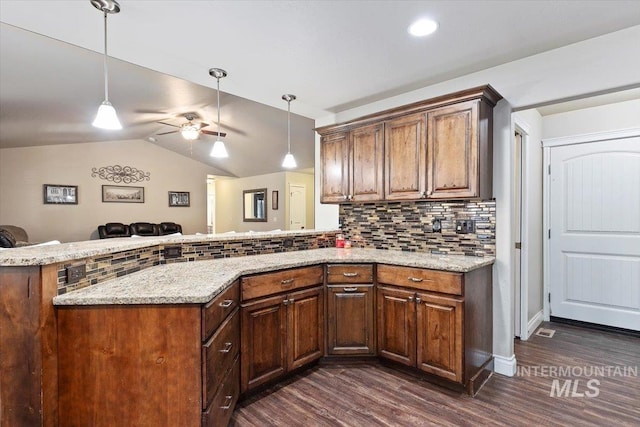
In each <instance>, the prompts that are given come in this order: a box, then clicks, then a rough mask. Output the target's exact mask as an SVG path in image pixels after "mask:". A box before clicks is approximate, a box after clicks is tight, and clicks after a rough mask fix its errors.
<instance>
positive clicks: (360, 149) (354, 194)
mask: <svg viewBox="0 0 640 427" xmlns="http://www.w3.org/2000/svg"><path fill="white" fill-rule="evenodd" d="M382 128H383V125H382V124H377V125H372V126H364V127H361V128H358V129H354V130H352V131H351V132H350V140H351V141H350V152H349V153H350V173H351V179H350V186H349V196H350V197H349V199H350V200H351V201H356V202H357V201H360V202H362V201H375V200H382V199H383V198H384V192H383V191H384V189H383V184H384V182H383V179H382V176H383V173H384V146H383V144H384V139H383V138H384V135H383V133H382Z"/></svg>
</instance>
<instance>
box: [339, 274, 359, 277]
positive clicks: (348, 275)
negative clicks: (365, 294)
mask: <svg viewBox="0 0 640 427" xmlns="http://www.w3.org/2000/svg"><path fill="white" fill-rule="evenodd" d="M342 275H343V276H344V277H356V276H357V275H358V273H342Z"/></svg>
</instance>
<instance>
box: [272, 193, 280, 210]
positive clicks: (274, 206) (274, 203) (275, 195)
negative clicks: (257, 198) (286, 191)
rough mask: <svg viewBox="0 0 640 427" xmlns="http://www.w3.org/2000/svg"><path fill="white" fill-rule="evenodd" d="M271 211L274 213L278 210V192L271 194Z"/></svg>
mask: <svg viewBox="0 0 640 427" xmlns="http://www.w3.org/2000/svg"><path fill="white" fill-rule="evenodd" d="M271 209H273V210H274V211H277V210H278V190H273V191H272V192H271Z"/></svg>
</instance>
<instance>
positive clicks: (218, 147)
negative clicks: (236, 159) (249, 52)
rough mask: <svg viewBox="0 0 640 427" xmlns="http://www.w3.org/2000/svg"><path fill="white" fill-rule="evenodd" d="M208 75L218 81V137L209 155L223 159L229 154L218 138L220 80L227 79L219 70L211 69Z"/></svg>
mask: <svg viewBox="0 0 640 427" xmlns="http://www.w3.org/2000/svg"><path fill="white" fill-rule="evenodd" d="M209 75H210V76H212V77H215V78H216V80H217V81H218V137H217V139H216V142H214V143H213V148H212V149H211V153H209V155H210V156H211V157H216V158H218V159H224V158H227V157H229V153H227V148H226V147H225V146H224V142H223V141H222V139H221V138H220V79H221V78H223V77H227V72H226V71H225V70H223V69H221V68H211V69H210V70H209Z"/></svg>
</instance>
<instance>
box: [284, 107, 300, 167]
mask: <svg viewBox="0 0 640 427" xmlns="http://www.w3.org/2000/svg"><path fill="white" fill-rule="evenodd" d="M282 99H284V100H285V101H287V154H286V155H285V156H284V160H283V161H282V167H283V168H285V169H293V168H296V167H298V164H297V163H296V159H295V157H293V154H291V101H294V100H295V99H296V96H295V95H282Z"/></svg>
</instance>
